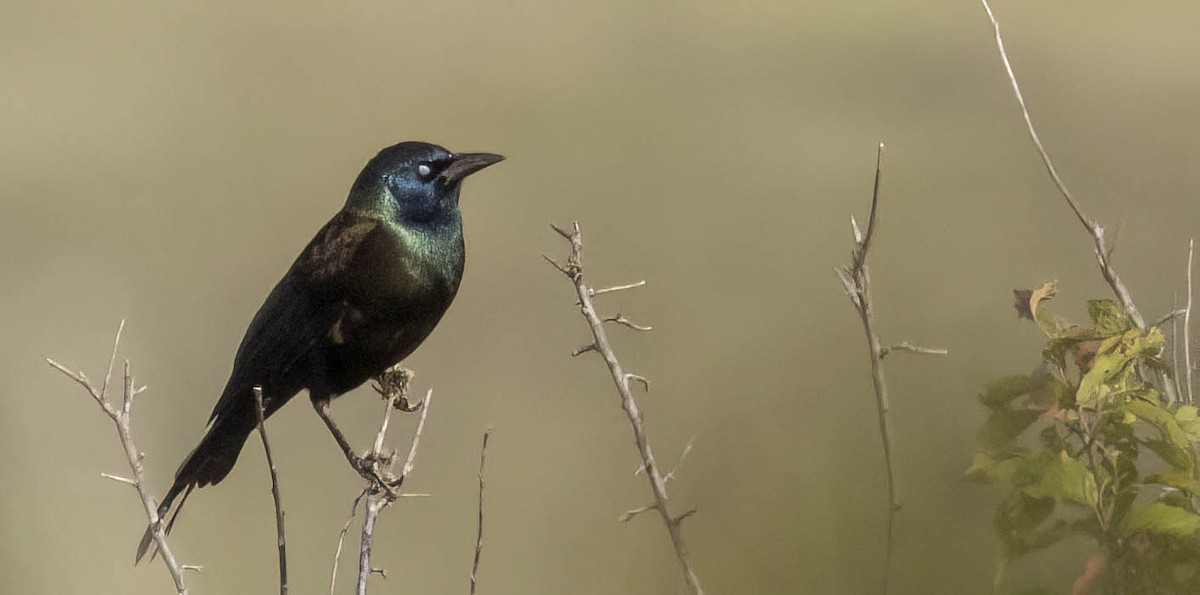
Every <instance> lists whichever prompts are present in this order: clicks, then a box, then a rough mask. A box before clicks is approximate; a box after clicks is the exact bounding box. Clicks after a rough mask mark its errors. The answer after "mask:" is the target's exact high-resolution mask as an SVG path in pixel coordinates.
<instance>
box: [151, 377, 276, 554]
mask: <svg viewBox="0 0 1200 595" xmlns="http://www.w3.org/2000/svg"><path fill="white" fill-rule="evenodd" d="M230 403H231V406H229V407H227V408H220V407H218V410H217V411H215V412H214V413H213V421H212V423H211V424H209V428H208V431H207V432H205V434H204V438H202V439H201V440H200V444H198V445H196V448H195V449H193V450H192V452H191V454H189V455H188V456H187V458H186V459H184V461H183V464H182V465H180V466H179V470H178V471H176V472H175V483H173V484H172V485H171V489H170V490H168V491H167V495H166V496H165V497H163V501H162V504H160V505H159V506H158V519H159V520H158V524H157V525H150V526H149V527H147V528H146V533H145V534H144V535H143V536H142V541H141V543H139V544H138V550H137V558H136V560H137V562H140V561H141V560H142V558H143V557H145V555H146V554H147V553H150V556H151V559H153V557H154V554H155V553H157V551H158V547H157V546H156V545H155V543H154V532H155V530H157V528H158V527H159V526H162V527H163V528H164V533H170V532H171V529H172V528H173V527H174V526H175V520H176V519H177V518H178V516H179V511H180V509H182V508H183V504H184V502H186V501H187V497H188V495H189V494H191V493H192V490H194V489H196V488H202V487H204V486H206V485H209V484H217V483H220V482H221V480H222V479H225V476H226V475H229V471H230V470H231V469H233V465H234V463H236V462H237V459H238V455H239V454H240V453H241V452H242V446H243V445H244V444H245V443H246V438H247V437H249V436H250V432H252V431H253V430H254V427H255V425H256V424H257V421H258V416H257V414H256V413H255V412H254V409H253V408H254V407H255V401H254V400H253V399H232V400H231V401H230ZM135 563H136V562H135Z"/></svg>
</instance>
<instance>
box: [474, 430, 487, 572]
mask: <svg viewBox="0 0 1200 595" xmlns="http://www.w3.org/2000/svg"><path fill="white" fill-rule="evenodd" d="M491 435H492V429H491V428H488V429H487V430H484V432H483V446H481V447H480V448H479V520H478V525H476V527H477V530H476V532H475V560H474V561H473V562H472V563H471V595H475V576H476V574H478V573H479V556H480V555H482V554H483V487H484V483H483V467H484V464H485V463H487V447H488V437H489V436H491Z"/></svg>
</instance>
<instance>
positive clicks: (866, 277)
mask: <svg viewBox="0 0 1200 595" xmlns="http://www.w3.org/2000/svg"><path fill="white" fill-rule="evenodd" d="M882 174H883V143H879V151H878V153H877V154H876V156H875V184H874V186H873V190H872V192H871V211H870V214H869V215H868V216H867V231H866V233H865V234H864V233H863V231H862V230H861V229H860V228H859V226H858V221H856V220H855V219H854V217H853V216H851V217H850V228H851V230H852V231H853V232H854V251H853V252H852V253H851V256H850V264H849V265H847V266H844V267H835V268H834V272H836V273H837V275H838V278H839V279H841V281H842V285H843V286H844V287H845V288H846V295H847V296H848V297H849V298H850V301H851V303H853V304H854V309H855V310H857V311H858V316H859V319H860V320H861V321H862V326H863V332H864V333H865V334H866V337H867V347H868V348H869V349H870V356H871V378H872V380H873V381H874V385H875V405H876V408H877V409H878V414H879V435H880V438H881V439H882V441H883V458H884V463H885V465H886V467H887V488H888V524H887V550H886V551H887V555H886V557H885V559H884V573H883V592H884V593H887V592H888V588H889V586H890V585H891V576H892V565H893V559H894V557H895V556H894V552H895V541H896V513H897V512H899V511H900V495H899V493H900V488H899V487H897V485H896V483H897V482H896V469H895V462H894V461H893V460H892V449H893V448H894V446H893V441H892V421H891V402H890V401H889V398H888V387H887V381H886V379H885V378H884V373H883V358H885V357H887V355H888V354H890V353H892V352H895V351H907V352H910V353H917V354H925V355H946V354H947V351H946V350H945V349H931V348H928V347H920V346H917V345H913V344H912V343H909V342H908V341H904V342H902V343H898V344H896V345H892V346H890V347H883V346H882V344H881V342H880V340H879V333H878V332H877V331H876V330H875V323H874V319H873V311H872V306H871V276H870V274H869V273H868V271H867V253H868V250H870V248H871V239H872V238H874V237H875V227H876V223H877V221H878V217H879V185H880V181H881V179H882Z"/></svg>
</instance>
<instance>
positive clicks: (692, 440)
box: [663, 434, 696, 482]
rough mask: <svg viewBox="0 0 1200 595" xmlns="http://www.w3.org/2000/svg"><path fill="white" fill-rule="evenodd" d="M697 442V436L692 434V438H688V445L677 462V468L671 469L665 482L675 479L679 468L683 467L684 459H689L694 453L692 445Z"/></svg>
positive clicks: (664, 478) (664, 479)
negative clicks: (690, 454)
mask: <svg viewBox="0 0 1200 595" xmlns="http://www.w3.org/2000/svg"><path fill="white" fill-rule="evenodd" d="M695 442H696V435H695V434H692V437H691V438H688V441H687V444H685V445H684V447H683V452H682V453H681V454H680V455H679V460H678V461H675V468H674V469H671V471H670V472H668V473H667V475H666V476H665V477H663V481H664V482H667V481H671V480H672V479H675V473H677V472H678V471H679V468H680V467H682V466H683V461H684V459H686V458H687V456H688V454H689V453H691V452H692V444H693V443H695Z"/></svg>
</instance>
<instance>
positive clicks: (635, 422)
mask: <svg viewBox="0 0 1200 595" xmlns="http://www.w3.org/2000/svg"><path fill="white" fill-rule="evenodd" d="M555 229H556V230H557V231H558V232H559V234H560V235H562V236H563V237H564V238H566V239H567V240H568V241H569V242H570V244H571V254H570V257H569V259H568V261H567V265H566V266H565V267H564V266H561V265H560V266H558V267H557V268H558V269H559V270H560V271H562V272H563V273H564V274H565V275H566V276H567V277H568V278H570V279H571V282H572V283H573V284H574V286H575V293H576V296H577V297H578V298H579V301H578V302H577V304H578V305H579V310H580V313H581V314H582V315H583V318H584V320H586V321H587V324H588V328H590V329H591V332H592V338H593V339H594V343H593V345H594V350H595V351H597V352H598V353H599V354H600V356H601V357H603V358H604V363H605V364H606V365H607V366H608V371H609V373H610V375H611V376H612V380H613V384H615V385H616V387H617V394H618V395H619V396H620V398H621V408H622V409H623V410H624V411H625V415H626V417H628V418H629V424H630V426H631V427H632V428H633V437H634V443H635V444H636V445H637V449H638V453H639V454H640V455H641V457H642V464H643V465H644V466H645V469H646V478H647V480H648V481H649V483H650V492H651V493H652V494H653V496H654V504H652V505H651V507H652V508H654V509H655V510H657V511H658V513H659V516H661V517H662V521H663V524H664V525H666V528H667V534H668V535H669V536H670V538H671V545H672V546H673V547H674V549H675V557H676V558H677V559H678V560H679V564H680V566H681V567H682V569H683V574H684V579H685V580H686V581H687V585H688V588H689V589H690V590H691V592H692V593H696V594H701V593H703V592H704V589H703V588H702V587H701V586H700V577H699V576H698V575H697V574H696V571H695V569H693V568H692V564H691V562H690V561H689V559H688V552H687V545H686V544H685V543H684V540H683V532H682V531H681V528H682V521H683V519H684V518H685V517H686V516H688V514H690V513H685V514H683V515H680V516H673V515H672V514H671V509H670V506H669V505H668V502H667V484H666V480H665V479H664V478H663V475H662V473H661V471H660V470H659V467H658V463H657V462H656V461H655V459H654V452H653V451H652V450H651V448H650V441H649V439H648V438H647V436H646V427H645V425H644V424H643V423H642V413H641V411H640V410H639V409H638V404H637V400H635V399H634V398H633V391H632V390H631V389H630V385H629V382H627V378H629V376H628V375H627V374H626V372H625V370H624V368H623V367H622V366H621V362H620V361H618V360H617V356H616V354H615V353H614V352H613V348H612V345H611V344H610V343H609V342H608V334H607V332H606V331H605V328H604V319H603V318H602V317H601V316H600V315H599V314H597V313H596V307H595V304H594V303H593V301H592V297H593V296H595V295H599V294H602V293H605V292H606V291H609V290H593V289H591V288H590V287H588V286H587V285H586V284H585V283H584V281H583V264H582V259H583V235H582V234H581V233H580V230H579V222H578V221H576V222H574V224H573V231H572V232H570V233H568V232H566V231H564V230H561V229H558V228H555ZM644 283H645V282H644V281H639V282H638V283H632V284H629V285H621V286H617V287H616V288H613V289H612V290H616V289H627V288H633V287H640V286H642V285H644Z"/></svg>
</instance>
